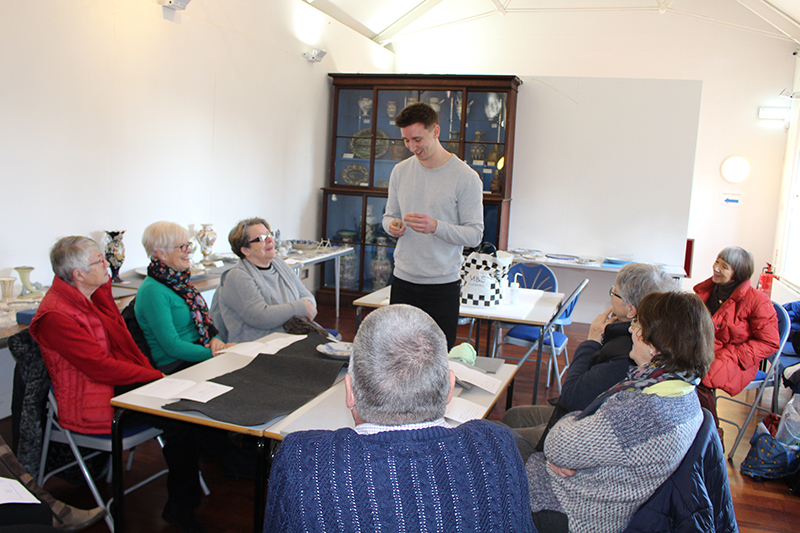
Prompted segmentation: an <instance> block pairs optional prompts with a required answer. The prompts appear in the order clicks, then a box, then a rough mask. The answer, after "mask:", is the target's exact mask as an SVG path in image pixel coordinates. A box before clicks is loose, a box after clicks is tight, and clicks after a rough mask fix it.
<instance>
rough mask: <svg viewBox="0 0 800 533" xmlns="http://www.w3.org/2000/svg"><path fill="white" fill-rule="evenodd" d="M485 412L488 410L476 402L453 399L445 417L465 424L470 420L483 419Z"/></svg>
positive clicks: (448, 405)
mask: <svg viewBox="0 0 800 533" xmlns="http://www.w3.org/2000/svg"><path fill="white" fill-rule="evenodd" d="M484 411H486V409H485V408H484V407H482V406H480V405H478V404H477V403H475V402H471V401H469V400H465V399H464V398H451V399H450V403H448V404H447V411H445V413H444V416H445V418H449V419H450V420H455V421H456V422H461V423H463V422H466V421H468V420H475V419H480V418H483V413H484Z"/></svg>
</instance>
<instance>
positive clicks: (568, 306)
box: [503, 279, 589, 394]
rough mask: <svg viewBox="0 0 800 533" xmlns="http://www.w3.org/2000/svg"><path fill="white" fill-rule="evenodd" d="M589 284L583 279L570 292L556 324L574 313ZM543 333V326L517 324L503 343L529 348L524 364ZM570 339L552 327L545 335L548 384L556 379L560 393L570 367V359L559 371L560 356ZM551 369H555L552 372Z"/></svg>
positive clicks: (559, 309)
mask: <svg viewBox="0 0 800 533" xmlns="http://www.w3.org/2000/svg"><path fill="white" fill-rule="evenodd" d="M588 284H589V280H588V279H585V280H583V281H582V282H581V283H580V284H579V285H578V287H577V288H576V289H575V290H574V291H573V292H572V294H570V295H569V296H568V297H567V298H566V299H565V300H564V301H563V302H562V304H561V306H560V307H559V308H558V310H557V311H556V315H555V318H554V320H553V324H554V325H555V324H558V320H559V319H561V318H563V317H565V316H568V315H571V314H572V311H573V310H574V308H575V304H576V303H577V302H578V298H580V295H581V292H583V289H584V288H585V287H586V285H588ZM541 334H542V328H540V327H537V326H524V325H515V326H514V327H512V328H511V329H510V330H509V332H508V333H507V334H506V335H505V337H504V339H503V343H504V344H513V345H515V346H521V347H523V348H527V349H528V350H527V352H526V353H525V355H524V356H523V357H522V359H521V360H520V364H522V363H523V362H524V361H525V360H526V359H527V358H528V357H529V356H530V354H531V353H532V352H533V350H534V349H536V347H537V343H538V341H539V336H540V335H541ZM568 341H569V339H568V338H567V336H566V335H565V334H564V333H562V332H560V331H555V330H552V329H549V330H548V332H547V333H546V334H545V337H544V343H543V349H544V350H546V351H547V352H549V353H550V362H549V363H548V365H547V385H548V386H549V385H550V384H551V378H552V379H554V380H555V382H556V385H557V387H558V392H559V394H560V393H561V378H562V376H563V375H564V373H565V372H566V371H567V368H569V361H568V360H567V361H566V363H565V365H564V368H563V369H562V370H560V371H559V368H558V356H559V355H560V354H561V352H562V351H565V350H566V348H567V342H568ZM551 370H553V373H552V374H551Z"/></svg>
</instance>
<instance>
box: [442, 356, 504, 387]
mask: <svg viewBox="0 0 800 533" xmlns="http://www.w3.org/2000/svg"><path fill="white" fill-rule="evenodd" d="M449 364H450V370H452V371H453V373H454V374H455V375H456V378H458V379H459V380H460V381H466V382H467V383H472V384H473V385H475V386H476V387H480V388H482V389H483V390H486V391H489V392H491V393H492V394H497V392H498V391H499V390H500V385H502V381H500V380H499V379H497V378H495V377H492V376H490V375H488V374H485V373H483V372H481V371H479V370H475V369H474V368H469V367H468V366H467V365H464V364H462V363H459V362H458V361H453V360H450V361H449Z"/></svg>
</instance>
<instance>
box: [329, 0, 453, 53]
mask: <svg viewBox="0 0 800 533" xmlns="http://www.w3.org/2000/svg"><path fill="white" fill-rule="evenodd" d="M317 1H319V0H317ZM442 2H444V0H423V1H422V3H420V4H418V5H417V6H416V7H415V8H414V9H412V10H411V11H409V12H408V13H406V14H405V15H403V16H402V17H400V18H399V19H397V20H396V21H394V22H393V23H392V24H391V25H389V27H387V28H386V29H385V30H383V31H382V32H380V33H378V34H377V35H375V36H373V37H372V40H373V41H375V42H376V43H378V44H380V45H381V46H382V45H384V44H385V43H386V42H387V41H390V40H391V39H392V37H394V36H395V35H397V34H398V33H400V32H401V31H402V30H404V29H405V28H407V27H408V26H409V25H411V24H412V23H413V22H415V21H416V20H417V19H418V18H420V17H421V16H422V15H424V14H425V13H427V12H428V11H430V10H431V9H433V8H434V7H436V6H438V5H439V4H441V3H442Z"/></svg>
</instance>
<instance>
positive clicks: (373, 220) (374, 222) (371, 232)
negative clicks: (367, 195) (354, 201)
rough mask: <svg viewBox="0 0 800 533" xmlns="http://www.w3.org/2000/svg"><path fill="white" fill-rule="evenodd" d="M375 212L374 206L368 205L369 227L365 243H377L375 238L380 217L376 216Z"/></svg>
mask: <svg viewBox="0 0 800 533" xmlns="http://www.w3.org/2000/svg"><path fill="white" fill-rule="evenodd" d="M374 210H375V206H374V205H367V227H366V234H365V235H364V242H375V236H376V234H377V232H378V217H376V216H375V214H374Z"/></svg>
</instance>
